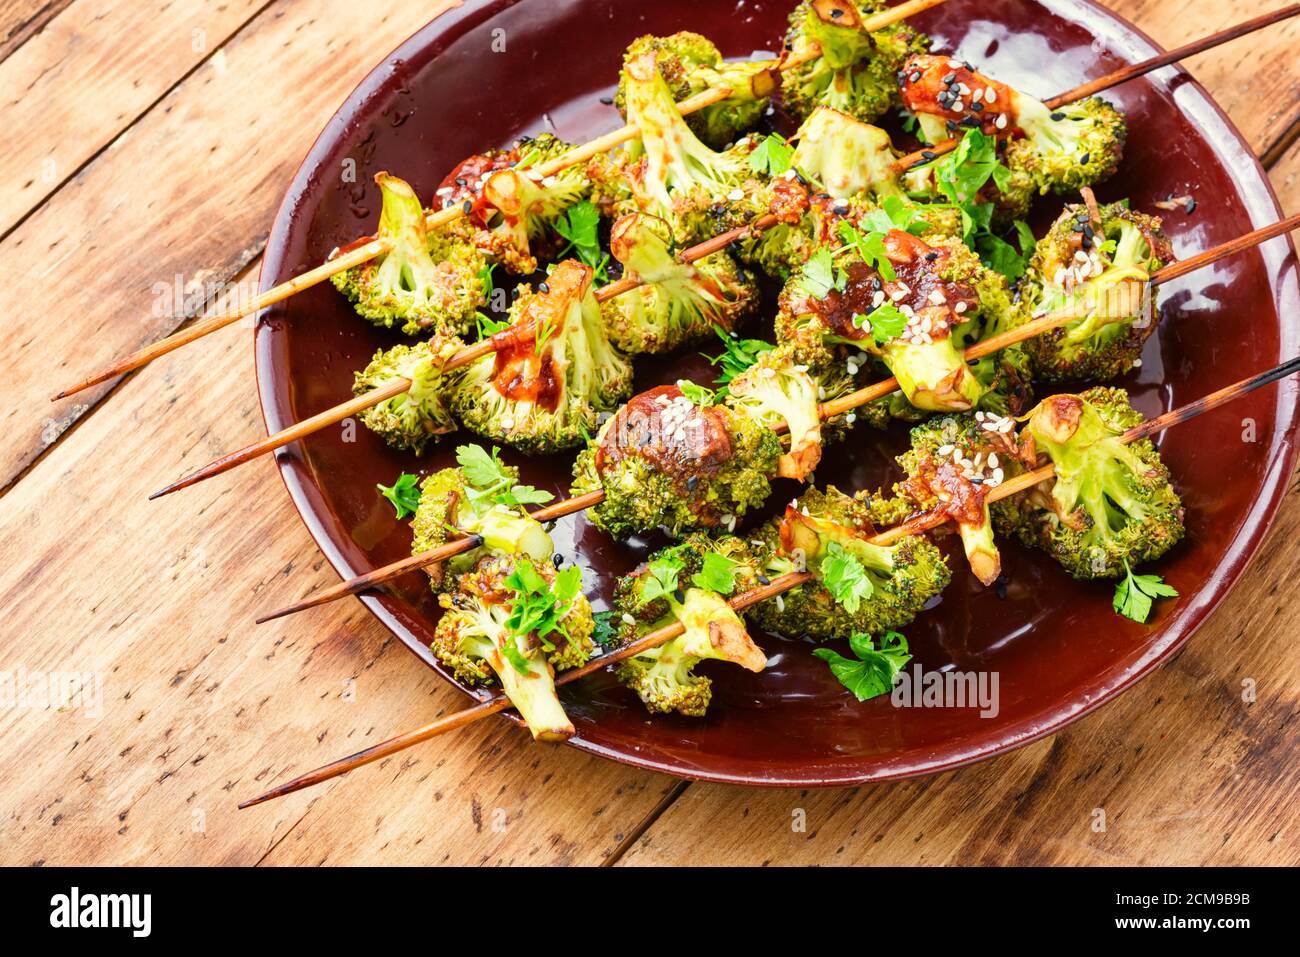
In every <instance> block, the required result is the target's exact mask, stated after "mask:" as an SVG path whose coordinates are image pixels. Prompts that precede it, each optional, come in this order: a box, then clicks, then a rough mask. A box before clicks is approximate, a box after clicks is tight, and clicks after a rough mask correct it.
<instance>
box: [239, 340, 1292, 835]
mask: <svg viewBox="0 0 1300 957" xmlns="http://www.w3.org/2000/svg"><path fill="white" fill-rule="evenodd" d="M1296 372H1300V358H1295V359H1291V360H1290V361H1288V362H1284V363H1282V364H1281V365H1278V366H1275V367H1274V368H1272V369H1269V370H1268V371H1267V372H1262V373H1260V374H1258V375H1255V376H1252V377H1250V378H1249V379H1243V380H1242V381H1240V382H1237V383H1234V384H1233V385H1230V386H1228V387H1227V388H1224V389H1220V390H1219V391H1217V392H1213V393H1211V394H1210V395H1208V396H1205V397H1204V398H1201V399H1197V400H1196V401H1195V402H1190V403H1188V404H1187V405H1184V406H1181V407H1179V408H1177V409H1172V410H1170V411H1169V412H1166V413H1164V414H1163V415H1160V416H1157V417H1156V418H1154V419H1148V420H1147V421H1146V422H1143V423H1141V424H1140V425H1136V426H1134V427H1133V428H1131V429H1129V430H1128V431H1126V432H1124V433H1123V434H1122V435H1121V436H1120V441H1122V442H1125V443H1128V442H1136V441H1138V440H1139V439H1145V438H1149V437H1150V436H1152V435H1154V434H1155V433H1157V432H1160V431H1163V430H1164V429H1168V428H1170V427H1171V426H1174V425H1178V424H1180V423H1182V422H1186V421H1188V420H1189V419H1193V418H1195V417H1196V416H1198V415H1202V414H1204V413H1206V412H1209V411H1210V410H1211V409H1217V408H1218V407H1220V406H1222V405H1226V404H1227V403H1229V402H1231V401H1233V400H1234V399H1239V398H1241V397H1242V396H1244V395H1247V394H1248V393H1250V392H1253V391H1255V390H1256V389H1259V388H1262V387H1263V386H1266V385H1268V384H1269V383H1272V382H1276V381H1277V380H1279V379H1282V378H1285V377H1286V376H1289V375H1293V374H1294V373H1296ZM1055 472H1056V469H1055V467H1054V466H1053V465H1050V464H1049V465H1045V466H1042V467H1041V468H1037V469H1033V470H1032V471H1029V472H1025V473H1023V474H1021V475H1017V476H1014V477H1012V478H1010V479H1008V480H1007V481H1005V482H1003V483H1002V484H1001V485H999V486H998V487H997V488H995V489H993V490H992V491H990V492H989V494H988V498H987V501H989V502H996V501H999V500H1000V499H1004V498H1008V497H1009V496H1012V495H1015V494H1017V493H1019V492H1023V491H1026V490H1028V489H1030V488H1033V487H1034V486H1035V485H1037V484H1038V483H1040V482H1043V481H1045V480H1047V479H1049V478H1051V477H1052V476H1053V475H1054V474H1055ZM946 521H948V516H947V514H946V513H944V512H942V511H932V512H927V513H925V514H923V515H920V516H918V517H917V518H915V519H912V520H910V521H908V522H904V523H903V524H902V525H897V526H895V527H893V528H890V529H886V530H885V531H883V532H881V533H880V534H878V535H875V536H873V537H872V538H871V539H869V541H870V542H871V543H872V544H875V545H888V544H891V543H892V542H895V541H898V540H899V539H901V538H906V537H908V536H910V535H918V534H921V533H922V532H925V531H928V530H929V529H931V528H936V527H938V526H940V525H942V524H944V523H945V522H946ZM812 577H813V576H812V575H811V574H810V573H808V572H792V573H790V574H788V575H782V576H781V577H780V578H775V579H773V580H772V581H771V582H770V583H769V584H767V585H765V586H763V587H761V588H755V589H753V590H751V591H748V592H745V593H744V594H742V595H738V596H736V597H735V598H733V599H732V600H731V602H730V604H731V606H732V608H734V609H736V610H737V611H741V610H743V609H745V608H748V607H749V606H750V605H755V604H757V603H758V602H760V601H766V600H768V599H770V598H772V597H774V596H776V595H779V594H781V593H782V592H786V591H789V590H790V589H792V588H796V587H798V586H799V585H802V584H804V583H805V582H807V581H809V580H810V579H811V578H812ZM683 630H684V629H683V628H682V626H681V624H680V623H674V624H672V625H669V626H667V627H664V628H659V629H657V630H655V631H652V632H649V633H648V634H646V635H643V636H642V637H640V638H638V639H637V640H636V641H634V642H631V643H630V644H628V645H625V646H624V647H622V648H619V649H618V650H617V651H614V652H611V653H610V654H607V655H601V656H600V657H598V658H593V659H592V660H591V661H589V662H587V663H586V664H585V665H583V666H582V667H581V668H575V669H574V670H572V671H569V672H566V673H565V674H564V675H562V676H561V677H560V678H559V679H557V680H556V682H555V683H556V685H557V686H558V685H565V684H569V683H570V682H572V681H577V680H578V679H580V678H585V677H586V676H587V675H589V674H591V673H592V672H594V671H599V670H600V669H602V668H604V667H606V666H607V665H611V664H614V663H615V662H619V661H623V660H624V659H626V658H630V657H634V656H636V655H639V654H641V653H642V652H644V651H646V650H648V649H650V648H654V647H656V646H658V645H661V644H663V643H664V642H666V641H669V640H671V639H673V638H676V637H677V636H678V635H680V634H681V633H682V631H683ZM509 707H510V699H509V698H507V697H506V696H505V695H503V694H499V693H498V694H496V695H494V696H492V697H491V698H488V699H486V700H484V701H481V702H479V703H478V704H476V705H473V706H472V707H469V708H466V709H464V710H462V711H457V712H456V713H454V714H451V715H448V716H447V717H445V718H439V719H438V720H436V721H433V722H430V723H429V724H426V725H424V726H423V727H421V728H417V729H416V730H414V731H408V732H406V733H405V734H400V735H398V736H397V737H395V738H390V739H388V740H387V741H385V742H383V743H382V744H377V745H374V746H373V747H370V748H366V749H365V750H364V751H358V752H357V753H356V754H353V755H350V756H348V757H346V758H341V759H339V760H338V761H334V762H332V763H330V764H327V765H325V766H324V767H321V768H318V769H316V770H315V771H309V772H308V773H306V774H303V775H299V776H298V777H296V778H294V779H293V780H292V781H287V782H285V783H284V784H281V785H279V786H277V787H274V788H272V789H271V790H269V791H267V792H265V793H263V794H259V795H258V796H257V797H255V798H252V799H250V800H247V801H245V802H243V803H242V804H240V805H239V807H240V809H241V810H242V809H244V808H247V807H252V806H253V805H255V804H261V803H263V802H264V801H269V800H271V799H273V798H278V797H283V796H284V795H286V794H291V793H293V792H294V791H300V790H302V789H303V788H307V787H311V786H312V785H314V784H319V783H321V782H322V781H327V780H329V779H330V778H334V777H338V776H339V775H341V774H346V773H347V772H349V771H351V770H353V769H355V768H359V767H361V766H362V765H365V764H369V763H370V762H372V761H377V760H379V759H380V758H384V757H387V756H388V755H390V754H393V753H395V752H397V751H401V750H403V749H404V748H409V747H410V746H411V745H414V744H419V743H420V742H422V741H427V740H429V739H430V738H433V737H436V736H437V735H440V734H445V733H447V732H448V731H454V730H456V729H457V728H463V727H465V726H466V725H467V724H471V723H473V722H474V721H477V720H478V719H480V718H484V717H487V716H488V715H490V714H496V713H497V712H500V711H505V710H507V709H508V708H509Z"/></svg>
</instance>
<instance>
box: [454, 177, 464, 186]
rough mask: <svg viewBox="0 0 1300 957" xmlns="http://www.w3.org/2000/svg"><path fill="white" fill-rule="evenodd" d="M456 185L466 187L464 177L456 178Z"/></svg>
mask: <svg viewBox="0 0 1300 957" xmlns="http://www.w3.org/2000/svg"><path fill="white" fill-rule="evenodd" d="M456 185H457V186H464V185H465V178H464V177H462V176H457V177H456Z"/></svg>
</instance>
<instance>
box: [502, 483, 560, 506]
mask: <svg viewBox="0 0 1300 957" xmlns="http://www.w3.org/2000/svg"><path fill="white" fill-rule="evenodd" d="M500 498H501V504H503V505H541V504H543V503H545V502H549V501H550V500H551V499H553V498H555V496H554V495H552V494H551V493H550V492H548V491H546V490H545V489H540V488H533V486H531V485H514V486H511V487H510V488H508V489H506V490H505V491H504V492H502V493H501V497H500Z"/></svg>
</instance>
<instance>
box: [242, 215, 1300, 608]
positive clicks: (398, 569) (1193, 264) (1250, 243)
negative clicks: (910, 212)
mask: <svg viewBox="0 0 1300 957" xmlns="http://www.w3.org/2000/svg"><path fill="white" fill-rule="evenodd" d="M1297 226H1300V215H1295V216H1291V217H1288V218H1287V219H1285V220H1282V221H1280V222H1277V223H1274V224H1271V225H1269V226H1265V227H1262V228H1260V229H1257V230H1254V231H1252V232H1250V233H1247V234H1245V235H1243V236H1240V237H1238V238H1237V239H1234V240H1231V241H1229V242H1227V243H1224V244H1222V245H1220V246H1217V247H1214V248H1213V249H1210V250H1206V251H1205V252H1202V253H1198V254H1197V255H1195V256H1193V257H1190V258H1188V259H1185V260H1183V261H1181V262H1179V263H1175V264H1172V265H1169V266H1166V267H1164V268H1163V269H1161V270H1160V271H1159V272H1157V273H1156V274H1154V275H1153V276H1152V277H1151V281H1152V282H1153V283H1155V284H1160V283H1164V282H1168V281H1171V280H1172V279H1174V278H1178V277H1181V276H1184V275H1187V274H1189V273H1191V272H1193V271H1194V270H1196V269H1199V268H1201V267H1203V266H1206V265H1209V264H1211V263H1214V262H1217V261H1218V260H1220V259H1223V258H1226V257H1228V256H1231V255H1234V254H1236V253H1238V252H1241V251H1244V250H1246V249H1250V248H1253V247H1254V246H1256V245H1259V244H1260V243H1263V242H1265V241H1267V240H1269V239H1271V238H1273V237H1276V236H1280V235H1284V234H1285V233H1287V232H1289V231H1291V230H1292V229H1295V228H1297ZM1076 318H1077V311H1076V310H1075V309H1073V308H1066V309H1063V310H1061V311H1059V312H1056V313H1049V314H1048V315H1046V316H1042V317H1038V318H1035V319H1033V320H1032V321H1030V322H1028V323H1026V324H1024V325H1022V326H1020V327H1018V328H1016V329H1013V330H1010V331H1009V332H1007V333H1003V334H1002V335H1000V336H998V337H996V338H995V339H992V340H986V341H985V342H982V343H980V344H978V345H976V346H973V347H971V348H970V349H968V350H967V351H966V355H965V358H966V359H967V360H968V361H970V360H976V359H980V358H982V357H983V356H985V355H990V354H992V353H994V352H996V351H998V350H999V349H1002V348H1005V347H1006V346H1008V345H1012V344H1014V343H1015V342H1019V341H1023V340H1024V339H1027V338H1029V337H1031V336H1034V335H1040V334H1042V333H1043V332H1046V331H1048V330H1050V329H1052V328H1055V327H1056V326H1059V325H1065V324H1067V323H1069V322H1070V321H1072V320H1074V319H1076ZM897 388H898V383H897V381H896V380H892V379H891V380H886V381H884V382H881V383H877V384H876V385H873V386H870V387H867V388H865V389H860V390H858V391H857V392H854V393H851V394H850V395H848V396H845V397H843V398H842V399H838V400H836V401H834V402H833V403H827V404H825V405H823V406H821V407H820V408H819V414H820V415H821V416H822V417H823V418H831V417H834V416H836V415H841V414H843V413H845V412H847V411H848V410H850V409H853V408H856V407H859V406H861V405H863V404H864V403H867V402H870V401H874V400H876V399H879V398H882V397H884V396H886V395H888V394H889V393H890V392H892V391H894V390H896V389H897ZM633 401H634V402H635V401H636V400H635V399H634V400H633ZM692 405H694V404H693V403H692ZM979 415H980V413H976V416H977V417H978V416H979ZM781 430H782V425H781V424H778V425H777V426H775V427H774V428H773V431H781ZM584 454H585V453H584ZM668 461H671V459H668ZM715 474H716V472H715ZM689 477H690V476H687V478H689ZM682 487H683V488H685V483H682ZM686 491H693V492H696V493H697V499H698V498H699V495H698V488H697V489H696V490H690V489H686ZM605 497H606V491H605V489H604V488H603V487H600V486H599V484H597V487H596V488H594V489H592V490H591V491H588V492H585V493H582V494H579V495H575V496H574V497H572V498H569V499H567V500H565V501H563V502H559V503H555V504H554V505H550V506H547V507H545V508H544V509H541V510H540V511H539V512H538V517H539V518H540V517H543V516H544V517H545V519H546V520H548V521H549V520H553V519H556V518H560V517H562V516H564V515H569V514H573V513H575V512H578V511H583V510H585V509H590V508H594V507H595V506H597V505H599V504H600V503H602V502H603V501H604V499H605ZM703 501H704V502H705V504H706V505H708V504H710V498H709V494H708V492H707V490H706V492H705V494H704V496H703ZM644 520H645V521H646V523H647V527H652V526H654V525H655V524H658V523H660V522H661V521H662V520H661V519H656V518H654V516H653V515H649V516H644ZM447 531H448V533H449V534H450V533H451V532H453V531H454V530H453V529H448V530H447ZM470 547H472V543H471V540H470V539H468V538H465V537H459V538H451V539H450V540H448V541H446V543H445V544H442V545H440V546H438V547H436V548H433V549H430V550H428V551H425V552H423V553H421V554H419V555H415V556H412V558H410V559H405V560H403V561H400V562H395V563H393V564H391V565H388V566H385V567H383V568H379V569H376V570H374V571H372V572H369V573H367V574H365V575H363V576H360V577H358V578H355V579H351V580H349V581H345V582H342V583H340V584H338V585H335V586H332V587H330V588H327V589H324V590H323V591H321V592H319V593H317V594H315V595H312V596H310V597H309V598H306V599H303V600H301V601H299V602H296V603H294V604H293V605H290V606H288V607H286V608H283V609H280V610H278V611H275V612H272V613H270V614H267V615H263V616H261V617H260V618H258V622H259V623H261V622H265V621H269V620H271V619H274V618H278V617H282V616H284V615H287V614H292V613H293V612H296V611H302V610H305V609H307V608H312V607H315V606H316V605H320V604H324V603H326V602H329V601H333V600H335V599H338V598H342V597H346V596H348V595H353V594H357V593H359V592H361V591H365V590H367V589H369V588H373V587H376V586H378V585H380V584H382V583H384V582H386V581H389V580H390V579H392V578H395V577H398V576H400V575H402V574H405V573H407V572H410V571H414V570H415V569H417V568H421V567H424V566H427V565H431V564H434V563H436V562H439V561H443V560H445V559H447V558H449V557H451V556H453V555H456V554H459V553H461V552H463V551H466V550H467V549H469V548H470Z"/></svg>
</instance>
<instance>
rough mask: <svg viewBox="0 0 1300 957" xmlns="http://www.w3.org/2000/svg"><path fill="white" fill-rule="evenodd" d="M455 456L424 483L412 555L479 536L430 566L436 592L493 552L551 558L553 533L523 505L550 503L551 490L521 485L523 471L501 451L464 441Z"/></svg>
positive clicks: (430, 577) (416, 515) (416, 518)
mask: <svg viewBox="0 0 1300 957" xmlns="http://www.w3.org/2000/svg"><path fill="white" fill-rule="evenodd" d="M456 460H457V462H459V463H460V464H459V465H457V466H456V467H453V468H445V469H441V470H440V471H437V472H434V473H433V474H432V475H429V476H428V477H426V478H425V479H424V481H422V482H421V483H420V503H419V505H418V506H417V507H416V510H415V518H414V519H412V521H411V530H412V532H413V533H414V539H413V540H412V542H411V554H412V555H419V554H421V553H423V552H427V551H430V550H431V549H434V548H437V547H438V546H440V545H443V544H445V543H446V542H447V541H448V540H450V539H452V538H457V537H460V536H462V535H467V536H472V537H474V538H475V539H476V540H477V544H476V545H475V547H474V548H472V549H470V550H469V551H467V552H463V553H461V554H460V555H456V556H453V557H452V558H450V559H448V560H447V561H446V562H439V563H437V564H434V565H428V566H425V571H426V572H427V573H428V575H429V581H430V584H431V585H432V586H433V590H434V591H435V592H438V591H442V590H443V589H444V588H445V587H447V586H448V585H449V584H451V583H452V582H454V578H455V576H456V575H460V574H463V573H464V572H467V571H469V569H470V568H472V567H473V566H474V565H475V564H477V562H478V561H479V559H481V558H483V557H485V556H488V555H518V556H522V557H525V558H531V559H533V560H535V561H539V562H541V561H547V560H549V559H550V557H551V553H552V552H553V551H554V547H553V545H552V543H551V537H550V536H549V535H547V534H546V530H545V529H544V528H542V525H541V523H540V522H538V521H536V520H535V519H533V518H531V517H529V515H528V512H527V511H525V510H524V505H525V504H539V503H541V502H545V501H549V500H550V499H551V497H552V496H551V495H550V493H548V492H541V491H539V490H537V489H535V488H533V487H532V486H528V485H520V484H519V470H518V469H517V468H514V467H512V466H508V465H506V464H504V463H503V462H502V461H501V460H500V458H499V457H498V455H497V451H496V449H493V450H492V452H491V454H489V453H487V452H485V451H483V449H481V448H479V447H478V446H477V445H462V446H461V447H460V448H458V449H457V450H456ZM449 573H450V574H449Z"/></svg>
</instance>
